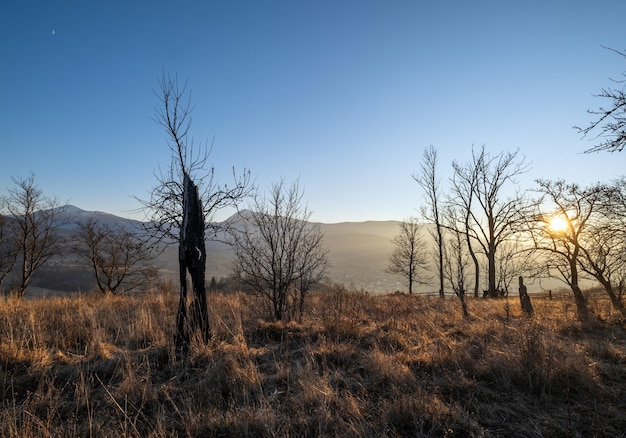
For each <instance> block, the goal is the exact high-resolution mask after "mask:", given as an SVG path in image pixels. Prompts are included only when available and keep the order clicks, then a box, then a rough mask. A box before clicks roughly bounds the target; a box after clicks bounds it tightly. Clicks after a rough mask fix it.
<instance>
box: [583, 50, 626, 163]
mask: <svg viewBox="0 0 626 438" xmlns="http://www.w3.org/2000/svg"><path fill="white" fill-rule="evenodd" d="M605 48H606V49H608V50H611V51H613V52H615V53H617V54H618V55H620V56H622V57H624V58H626V53H624V52H620V51H618V50H614V49H611V48H608V47H605ZM611 81H612V82H613V83H614V84H615V86H614V87H607V88H603V89H602V90H601V91H600V93H599V94H597V95H596V97H599V98H601V99H603V101H608V105H607V106H600V107H599V108H598V109H596V110H587V113H589V114H591V115H592V116H594V118H595V120H594V121H593V122H591V123H590V124H589V125H587V126H586V127H584V128H581V127H579V126H574V129H576V130H577V131H578V132H579V133H580V134H582V136H583V138H585V137H588V136H591V135H593V133H596V134H595V136H594V137H593V140H599V143H598V144H597V145H596V146H594V147H592V148H590V149H587V150H586V151H585V152H586V153H590V152H599V151H608V152H621V151H622V150H623V149H624V147H625V146H626V72H624V73H622V79H611Z"/></svg>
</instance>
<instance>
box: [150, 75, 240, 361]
mask: <svg viewBox="0 0 626 438" xmlns="http://www.w3.org/2000/svg"><path fill="white" fill-rule="evenodd" d="M155 94H156V96H157V97H158V98H159V100H160V102H161V106H160V108H158V109H157V110H156V111H155V121H156V122H157V123H158V124H159V125H161V126H162V127H163V128H165V132H166V136H167V144H168V147H169V149H170V152H171V163H170V166H169V169H168V170H167V171H166V172H162V171H159V172H158V173H156V174H155V176H156V178H157V181H158V184H157V185H156V186H155V187H154V188H153V189H152V191H151V192H150V198H149V199H147V200H142V199H139V198H138V200H139V201H140V202H141V203H142V205H143V210H144V212H145V213H146V216H147V218H148V219H149V224H150V225H149V227H148V229H147V231H148V232H149V233H150V234H151V235H152V236H153V237H155V238H157V239H158V240H159V241H161V242H164V243H166V244H171V243H178V246H179V269H180V287H181V289H180V290H181V295H180V302H179V311H178V316H177V324H176V327H177V331H176V346H177V348H178V349H179V350H181V349H186V348H187V347H188V345H189V340H190V334H191V333H193V332H196V331H197V332H199V333H200V334H201V336H202V338H204V339H207V338H208V337H209V336H210V332H211V331H210V327H209V320H208V316H207V315H208V312H207V301H206V291H205V288H204V273H205V269H206V267H205V262H206V254H205V252H204V239H205V230H210V231H212V232H213V235H216V234H217V230H218V225H217V224H216V223H214V222H213V220H212V219H213V215H214V214H215V212H216V211H217V210H219V209H221V208H224V207H228V206H235V205H236V204H237V203H238V202H239V201H241V200H242V199H243V198H245V197H246V196H247V195H248V194H249V192H250V190H251V185H250V172H248V171H246V170H245V169H244V171H243V173H242V174H241V175H239V176H238V175H237V174H236V172H235V170H234V169H233V170H232V176H233V179H234V184H233V186H231V187H228V186H227V185H218V184H217V183H216V182H215V179H214V177H215V169H214V168H213V167H207V163H208V159H209V155H210V153H211V149H212V145H211V146H209V145H208V144H204V145H203V146H201V147H200V148H197V147H195V145H194V143H193V140H191V139H190V136H189V129H190V127H191V112H192V110H193V108H192V106H191V99H190V92H188V91H187V82H185V83H184V84H182V85H181V84H180V83H179V81H178V78H176V77H174V78H172V77H171V76H170V75H169V74H166V73H163V75H162V76H161V77H160V78H159V80H158V89H157V90H156V91H155ZM188 273H189V274H190V276H191V280H192V283H193V291H194V297H193V301H192V303H191V304H190V305H189V307H190V308H191V312H188V311H187V307H188V303H187V274H188ZM190 315H191V318H190Z"/></svg>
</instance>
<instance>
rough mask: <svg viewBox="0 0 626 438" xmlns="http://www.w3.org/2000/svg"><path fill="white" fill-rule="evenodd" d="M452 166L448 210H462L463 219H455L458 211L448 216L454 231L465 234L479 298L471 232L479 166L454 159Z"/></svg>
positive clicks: (478, 284) (478, 264)
mask: <svg viewBox="0 0 626 438" xmlns="http://www.w3.org/2000/svg"><path fill="white" fill-rule="evenodd" d="M452 168H453V169H454V174H453V176H452V179H451V187H452V190H451V193H450V196H449V199H448V201H447V206H446V210H447V211H448V212H449V214H452V213H454V212H455V211H459V212H462V215H461V216H462V218H463V220H462V221H459V220H454V217H455V216H459V214H458V213H457V214H456V215H453V216H451V217H448V218H447V220H448V222H449V223H450V224H453V226H454V228H452V231H453V232H455V233H459V232H462V233H463V235H464V236H465V243H466V245H467V252H468V254H469V255H470V257H471V259H472V264H473V266H474V297H476V298H478V291H479V290H480V262H479V260H478V256H477V255H476V251H475V250H474V245H473V244H472V236H473V234H472V233H470V230H471V226H472V224H471V219H472V208H473V201H474V191H475V189H476V184H477V180H478V167H477V166H472V165H469V164H460V163H459V162H457V161H453V162H452Z"/></svg>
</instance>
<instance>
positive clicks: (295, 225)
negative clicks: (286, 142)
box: [231, 181, 328, 320]
mask: <svg viewBox="0 0 626 438" xmlns="http://www.w3.org/2000/svg"><path fill="white" fill-rule="evenodd" d="M302 197H303V194H302V192H300V190H299V188H298V184H297V183H294V184H293V185H291V186H290V187H289V188H285V185H284V182H283V181H281V182H279V183H277V184H273V185H272V188H271V190H270V193H269V196H268V197H263V196H259V195H257V196H255V197H254V201H253V205H252V206H251V209H250V210H249V211H246V212H244V213H243V214H242V215H243V223H242V224H241V226H239V227H238V229H234V230H233V232H232V242H231V244H232V247H233V249H234V251H235V274H236V276H237V277H238V278H239V279H240V281H241V282H242V284H244V285H245V286H246V287H248V288H250V289H251V290H252V291H253V292H254V293H257V294H259V295H260V296H262V297H264V298H265V301H266V303H267V304H268V306H269V309H270V313H271V317H272V318H274V319H276V320H282V319H285V318H286V317H289V316H290V314H293V313H295V312H297V313H298V314H299V315H301V314H302V310H303V305H304V300H305V298H306V294H307V292H308V291H309V289H310V288H311V286H312V285H313V284H314V283H316V282H318V281H319V280H321V279H322V278H323V276H324V274H325V272H326V270H327V267H328V251H327V250H326V248H325V247H324V233H323V231H322V229H321V226H320V224H319V223H313V222H310V221H309V219H310V217H311V211H310V210H309V209H308V208H307V207H306V206H303V205H302Z"/></svg>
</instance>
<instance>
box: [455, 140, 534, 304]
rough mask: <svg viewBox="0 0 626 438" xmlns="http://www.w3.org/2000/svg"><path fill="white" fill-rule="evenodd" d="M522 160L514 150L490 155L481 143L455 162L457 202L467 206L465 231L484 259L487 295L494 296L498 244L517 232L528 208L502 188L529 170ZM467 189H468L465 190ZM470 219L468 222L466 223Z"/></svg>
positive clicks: (517, 195)
mask: <svg viewBox="0 0 626 438" xmlns="http://www.w3.org/2000/svg"><path fill="white" fill-rule="evenodd" d="M528 167H529V166H528V164H526V162H525V159H524V158H523V157H522V158H520V157H518V151H516V152H501V153H499V154H497V155H493V156H492V155H490V154H489V153H487V152H486V151H485V148H484V146H483V147H482V148H481V149H480V151H478V152H476V151H474V150H472V161H471V162H470V163H469V164H467V165H465V166H462V165H459V164H458V163H455V164H454V169H455V178H457V180H458V181H461V182H462V185H457V186H458V187H459V188H460V189H459V190H457V191H456V193H457V196H458V197H460V198H461V201H460V202H459V204H460V205H463V206H465V207H466V208H467V210H466V211H467V213H468V215H469V218H468V219H469V221H468V232H469V235H470V237H471V238H472V241H473V242H476V244H477V245H478V247H479V248H480V250H481V252H482V253H483V254H484V255H485V257H486V259H487V280H488V290H487V295H488V296H497V295H498V293H497V292H496V289H497V278H496V273H497V268H496V263H497V260H498V259H497V254H498V250H499V247H500V245H501V244H502V243H503V242H506V241H507V240H509V239H510V237H511V236H512V235H514V234H515V233H516V232H518V231H519V229H518V226H519V224H520V223H522V222H523V221H524V219H525V216H526V215H527V214H528V213H527V211H528V210H529V208H530V204H529V202H527V200H526V198H525V196H524V195H523V194H521V193H514V194H513V195H512V196H509V197H505V196H504V194H503V191H504V189H506V188H508V186H510V185H514V184H515V177H516V176H518V175H521V174H522V173H524V172H526V171H527V170H528ZM468 189H470V190H471V191H468ZM469 222H471V223H469Z"/></svg>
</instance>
